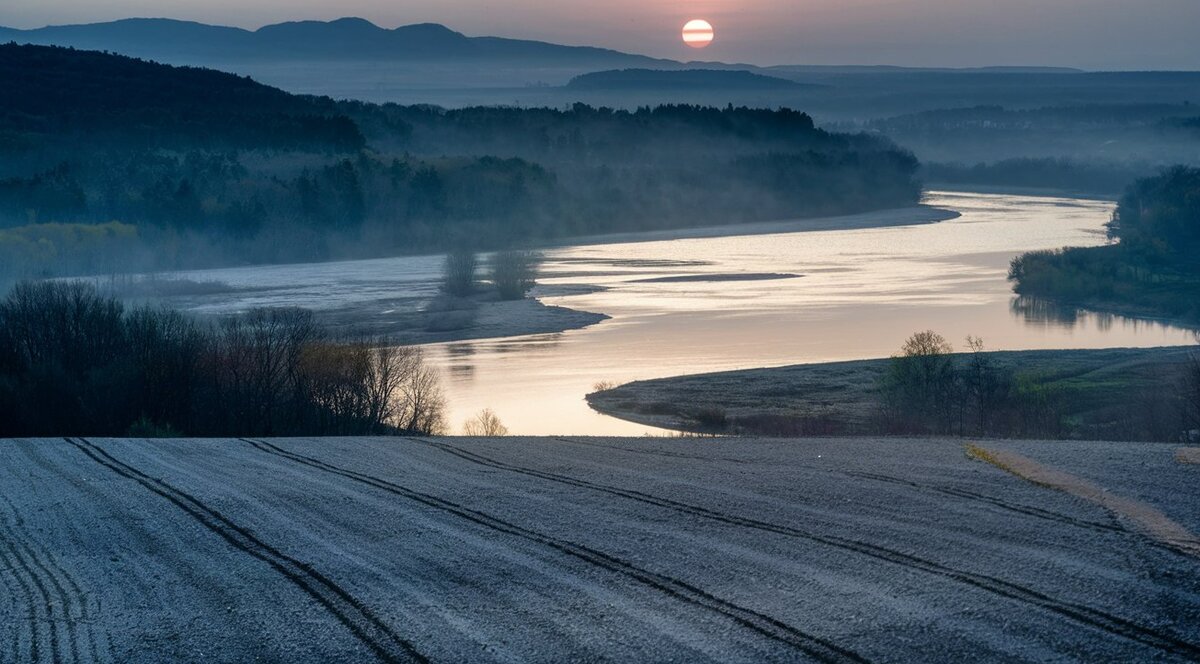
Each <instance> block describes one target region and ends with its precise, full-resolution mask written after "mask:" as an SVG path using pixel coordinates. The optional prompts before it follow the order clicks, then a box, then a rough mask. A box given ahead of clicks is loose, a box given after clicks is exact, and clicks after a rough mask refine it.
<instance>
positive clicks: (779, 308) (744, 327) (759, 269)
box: [176, 192, 1196, 435]
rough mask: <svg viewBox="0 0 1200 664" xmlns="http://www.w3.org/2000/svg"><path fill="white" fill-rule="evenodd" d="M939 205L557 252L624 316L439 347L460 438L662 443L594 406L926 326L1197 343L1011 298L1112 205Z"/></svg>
mask: <svg viewBox="0 0 1200 664" xmlns="http://www.w3.org/2000/svg"><path fill="white" fill-rule="evenodd" d="M925 202H926V203H927V204H929V205H931V206H935V207H939V208H945V209H948V210H953V211H955V212H958V213H960V215H961V216H959V217H957V218H955V219H951V220H948V221H942V222H939V223H932V224H919V225H908V226H887V227H879V228H854V229H848V230H819V231H806V232H786V233H769V234H757V235H728V236H719V237H692V238H683V239H666V240H663V239H653V240H647V241H629V242H624V241H622V242H608V243H602V244H585V245H580V246H565V247H557V248H554V249H550V250H547V251H546V252H545V254H546V262H545V264H544V265H543V268H542V276H541V278H540V280H539V283H540V284H542V286H540V287H539V289H538V290H537V291H535V292H534V294H535V295H537V296H539V297H540V299H542V301H543V302H545V303H546V304H550V305H558V306H562V307H568V308H571V309H578V310H584V311H590V312H596V313H602V314H606V315H608V316H610V317H611V319H610V320H606V321H603V322H601V323H599V324H597V325H593V326H590V327H587V328H584V329H577V330H570V331H567V332H562V333H556V334H545V335H532V336H519V337H508V338H501V339H485V340H475V341H461V342H452V343H440V344H430V345H429V346H427V350H428V355H429V357H430V359H431V360H432V362H433V363H434V364H436V365H437V366H438V367H439V368H440V370H441V371H442V373H443V377H444V389H445V392H446V396H447V398H448V400H449V424H450V428H451V431H452V432H454V433H458V432H460V431H461V427H462V423H463V422H464V421H465V420H466V419H467V418H468V417H469V416H470V415H472V414H474V413H476V412H478V411H479V410H481V409H483V408H491V409H492V410H494V411H495V412H496V414H497V415H498V416H499V417H500V419H501V421H503V423H504V424H505V425H506V426H507V427H508V429H509V431H510V432H511V433H514V434H569V435H601V434H603V435H609V434H611V435H639V434H642V433H647V432H653V430H652V429H651V428H650V427H647V426H645V425H639V424H634V423H630V422H625V421H622V420H617V419H614V418H611V417H607V416H604V415H600V414H598V413H596V412H594V411H592V410H591V409H590V408H588V406H587V404H586V403H585V401H584V395H585V394H587V393H588V392H591V391H592V390H593V386H594V385H595V384H596V383H599V382H612V383H623V382H628V381H631V380H638V379H646V378H659V377H665V376H674V375H680V374H690V373H705V372H711V371H722V370H732V369H747V368H754V367H771V366H782V365H789V364H801V363H812V362H825V361H836V360H851V359H862V358H873V357H886V356H888V355H890V354H892V353H894V352H895V351H896V349H897V348H899V346H900V344H901V343H902V342H903V341H904V339H905V338H907V337H908V336H909V335H910V334H912V333H913V332H915V331H918V330H924V329H933V330H935V331H937V332H939V333H941V334H942V335H944V336H945V337H947V338H948V339H950V340H951V341H952V342H953V343H955V345H956V347H958V348H965V343H964V339H965V338H966V336H967V335H974V336H978V337H982V338H983V340H984V342H985V344H986V347H987V348H988V349H989V350H1024V349H1042V348H1103V347H1119V346H1129V347H1134V346H1137V347H1145V346H1162V345H1176V344H1188V343H1194V342H1195V341H1196V337H1195V335H1194V333H1193V332H1191V331H1189V330H1185V329H1182V328H1179V327H1175V326H1171V325H1167V324H1163V323H1158V322H1149V321H1142V320H1135V319H1129V318H1124V317H1120V316H1112V315H1105V314H1097V313H1091V312H1085V311H1079V310H1075V309H1073V308H1066V309H1064V308H1060V307H1051V306H1046V305H1045V304H1043V303H1037V302H1026V301H1024V300H1023V299H1018V298H1016V297H1014V295H1013V293H1012V291H1011V287H1010V284H1009V283H1008V282H1007V280H1006V274H1007V269H1008V263H1009V261H1010V260H1011V259H1012V258H1013V257H1014V256H1016V255H1018V254H1020V253H1022V252H1025V251H1030V250H1035V249H1052V248H1058V247H1063V246H1093V245H1099V244H1103V243H1104V242H1106V238H1105V233H1104V224H1105V223H1106V222H1107V221H1108V220H1109V217H1110V216H1111V214H1112V210H1113V207H1114V206H1113V204H1112V203H1110V202H1107V201H1097V200H1081V199H1068V198H1052V197H1035V196H1018V195H997V194H980V193H958V192H954V193H951V192H932V193H930V194H928V196H927V198H926V201H925ZM732 232H736V230H734V231H732ZM651 237H661V236H651ZM623 239H624V238H623ZM439 269H440V258H437V257H411V258H392V259H379V260H370V261H348V262H340V263H324V264H311V265H287V266H263V267H249V268H236V269H228V270H206V271H203V272H192V273H185V274H184V275H183V276H187V277H189V278H202V279H208V280H218V281H222V282H225V283H228V284H230V285H232V286H239V285H249V284H253V285H255V286H256V287H257V290H248V291H246V292H245V293H244V294H241V295H239V294H237V293H234V294H226V295H223V296H222V297H221V298H220V299H219V300H218V299H216V298H211V299H194V300H192V301H181V302H179V303H176V305H177V306H181V307H182V308H185V309H188V310H191V311H194V312H197V313H220V312H221V311H227V310H232V309H234V308H239V307H240V308H245V307H249V306H278V305H296V306H306V307H312V308H317V309H320V308H329V307H334V306H345V305H346V303H347V302H348V301H353V302H355V303H356V304H357V306H368V307H370V306H375V305H374V303H376V302H378V306H379V307H388V308H389V310H390V309H392V308H396V307H401V308H403V307H405V306H410V307H413V308H415V307H417V306H419V303H420V302H421V301H422V300H423V299H424V298H428V297H430V296H432V295H433V294H434V293H435V291H436V283H437V279H438V272H439ZM218 302H219V304H218Z"/></svg>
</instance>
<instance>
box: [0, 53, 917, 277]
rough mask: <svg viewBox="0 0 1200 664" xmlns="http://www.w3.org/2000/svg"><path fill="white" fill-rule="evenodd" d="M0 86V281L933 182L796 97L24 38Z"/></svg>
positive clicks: (646, 223) (683, 214)
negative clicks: (420, 77) (345, 80)
mask: <svg viewBox="0 0 1200 664" xmlns="http://www.w3.org/2000/svg"><path fill="white" fill-rule="evenodd" d="M0 90H3V91H4V94H3V95H0V279H4V278H12V277H14V276H18V277H19V276H32V275H51V274H54V275H58V274H64V273H72V272H75V273H78V272H97V271H101V272H108V271H115V270H122V269H168V268H174V267H187V266H199V265H214V264H221V263H225V264H228V263H231V262H268V261H298V260H319V259H326V258H334V257H344V258H349V257H358V256H365V255H385V254H394V253H403V252H422V251H431V250H440V249H444V248H446V247H449V246H453V245H456V244H460V243H463V242H470V243H473V244H475V245H477V246H479V247H480V248H487V247H493V246H500V245H512V244H518V243H531V242H539V241H544V240H548V239H551V238H561V237H566V236H571V235H580V234H594V233H604V232H611V231H636V230H648V229H657V228H666V227H672V226H697V225H704V224H716V223H721V224H724V223H736V222H742V221H756V220H764V219H779V218H795V217H804V216H816V215H832V214H841V213H854V212H862V211H866V210H872V209H880V208H887V207H898V206H904V205H910V204H913V203H915V202H917V200H918V199H919V197H920V192H921V187H920V184H919V182H917V180H916V177H915V173H916V170H917V163H916V160H915V158H914V157H913V156H912V155H911V154H909V153H907V152H905V151H903V150H900V149H898V148H897V147H896V146H895V145H893V144H892V143H890V142H889V141H887V140H886V139H882V138H879V137H877V136H869V135H866V134H839V133H832V132H828V131H824V130H822V129H820V128H819V127H816V126H815V125H814V123H813V120H812V118H811V117H810V116H808V115H807V114H805V113H802V112H799V111H793V110H788V109H779V110H766V109H750V108H734V107H731V106H730V107H725V108H709V107H700V106H658V107H647V108H642V109H638V110H636V111H619V110H613V109H605V108H593V107H590V106H586V105H583V104H577V105H574V106H572V107H568V108H564V109H547V108H533V109H523V108H498V107H477V108H465V109H456V110H446V109H441V108H436V107H429V106H397V105H383V106H380V105H374V104H367V103H362V102H346V101H342V102H335V101H332V100H330V99H326V98H317V97H304V96H296V95H291V94H288V93H285V92H282V91H280V90H277V89H274V88H270V87H267V86H263V85H259V84H257V83H255V82H254V81H252V80H249V79H246V78H242V77H238V76H233V75H229V74H223V73H220V72H216V71H211V70H205V69H195V68H180V67H171V66H167V65H160V64H156V63H152V62H146V61H142V60H136V59H133V58H128V57H124V56H118V55H112V54H105V53H97V52H88V51H78V50H71V49H66V48H58V47H43V46H18V45H14V44H9V45H0ZM131 248H134V249H136V252H132V253H131Z"/></svg>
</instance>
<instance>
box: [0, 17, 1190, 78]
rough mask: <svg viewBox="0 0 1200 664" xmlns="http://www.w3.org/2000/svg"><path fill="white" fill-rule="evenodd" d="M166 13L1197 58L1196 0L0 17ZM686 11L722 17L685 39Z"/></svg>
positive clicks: (941, 51) (1080, 61)
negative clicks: (706, 32)
mask: <svg viewBox="0 0 1200 664" xmlns="http://www.w3.org/2000/svg"><path fill="white" fill-rule="evenodd" d="M129 16H165V17H170V18H181V19H191V20H198V21H203V22H206V23H220V24H224V25H237V26H241V27H247V28H256V27H259V26H261V25H263V24H266V23H274V22H279V21H284V20H295V19H305V18H309V19H330V18H337V17H340V16H362V17H364V18H367V19H370V20H371V21H373V22H375V23H378V24H379V25H382V26H384V27H395V26H397V25H403V24H407V23H418V22H426V21H433V22H438V23H445V24H447V25H449V26H450V27H452V28H454V29H456V30H459V31H461V32H465V33H467V34H469V35H497V36H505V37H521V38H529V39H541V40H546V41H554V42H560V43H569V44H589V45H597V46H607V47H611V48H616V49H620V50H624V51H632V52H638V53H646V54H649V55H656V56H662V57H670V58H676V59H691V58H699V59H712V60H724V61H738V62H752V63H756V64H791V63H795V64H878V63H883V64H901V65H946V66H977V65H1002V64H1024V65H1031V64H1046V65H1070V66H1079V67H1086V68H1113V69H1144V68H1171V69H1200V0H692V1H688V2H685V1H682V0H603V1H589V2H582V1H575V0H507V1H503V2H496V1H489V0H390V1H384V0H336V1H335V0H324V1H321V0H0V25H8V26H10V27H39V26H42V25H46V24H61V23H83V22H93V21H100V20H109V19H115V18H124V17H129ZM690 18H705V19H708V20H709V21H711V22H712V23H713V25H714V26H715V27H716V32H717V41H716V42H715V43H714V44H713V45H712V46H710V47H709V48H707V49H705V50H703V51H694V50H691V49H689V48H687V47H686V46H684V45H683V43H682V41H681V40H680V36H679V30H680V28H681V27H682V25H683V23H684V22H685V21H686V20H687V19H690Z"/></svg>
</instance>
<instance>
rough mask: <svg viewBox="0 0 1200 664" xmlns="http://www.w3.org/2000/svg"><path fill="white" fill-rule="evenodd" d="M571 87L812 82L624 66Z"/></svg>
mask: <svg viewBox="0 0 1200 664" xmlns="http://www.w3.org/2000/svg"><path fill="white" fill-rule="evenodd" d="M567 87H568V88H571V89H576V90H707V89H722V90H793V89H798V88H803V87H809V86H805V85H804V84H801V83H797V82H795V81H789V80H787V79H784V78H778V77H775V76H763V75H761V74H755V73H753V72H748V71H741V70H721V69H683V70H674V71H672V70H663V69H621V70H611V71H599V72H593V73H590V74H583V75H581V76H576V77H575V78H573V79H571V82H570V83H568V84H567ZM814 87H815V86H814Z"/></svg>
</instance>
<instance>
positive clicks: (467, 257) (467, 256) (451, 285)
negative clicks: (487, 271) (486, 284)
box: [442, 249, 478, 297]
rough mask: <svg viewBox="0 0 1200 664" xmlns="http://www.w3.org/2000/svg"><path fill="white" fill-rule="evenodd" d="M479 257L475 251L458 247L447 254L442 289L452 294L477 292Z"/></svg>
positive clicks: (460, 294)
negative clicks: (476, 280)
mask: <svg viewBox="0 0 1200 664" xmlns="http://www.w3.org/2000/svg"><path fill="white" fill-rule="evenodd" d="M477 263H478V259H477V258H476V256H475V252H474V251H469V250H466V249H456V250H455V251H451V252H450V253H448V254H446V262H445V264H444V267H443V275H442V290H444V291H446V292H447V293H449V294H451V295H457V296H459V297H465V296H467V295H470V294H471V293H473V292H475V268H476V265H477Z"/></svg>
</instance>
